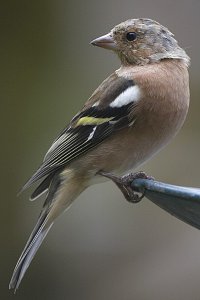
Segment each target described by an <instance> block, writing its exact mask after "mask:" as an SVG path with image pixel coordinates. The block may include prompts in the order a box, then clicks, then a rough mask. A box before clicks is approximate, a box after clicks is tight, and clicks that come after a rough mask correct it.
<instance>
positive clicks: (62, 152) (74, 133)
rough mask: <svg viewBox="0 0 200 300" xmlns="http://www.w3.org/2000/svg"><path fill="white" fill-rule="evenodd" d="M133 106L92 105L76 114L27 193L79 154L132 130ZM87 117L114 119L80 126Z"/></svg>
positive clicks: (27, 185) (50, 151) (32, 180)
mask: <svg viewBox="0 0 200 300" xmlns="http://www.w3.org/2000/svg"><path fill="white" fill-rule="evenodd" d="M132 85H133V83H132ZM129 86H130V80H127V84H126V88H127V87H129ZM133 105H135V104H134V103H133V102H131V103H129V104H127V105H124V106H121V107H111V106H109V105H108V106H106V107H105V108H103V107H102V108H100V107H99V106H92V107H89V108H88V109H84V110H83V111H82V112H80V113H79V114H78V115H76V116H75V117H74V119H73V120H72V121H71V123H70V124H69V126H68V127H67V128H66V129H65V130H63V131H62V133H61V134H60V135H59V137H58V138H57V140H55V141H54V143H53V144H52V146H51V148H50V149H49V151H48V152H47V154H46V156H45V158H44V161H43V163H42V165H41V166H40V168H39V169H38V170H37V171H36V173H35V174H34V175H33V176H32V177H31V178H30V180H29V181H28V182H27V183H26V184H25V185H24V187H23V190H24V189H26V188H28V187H29V186H30V185H31V184H32V183H34V182H35V181H37V180H39V179H41V178H42V177H44V176H49V175H50V174H52V172H55V171H56V170H58V169H59V168H63V167H64V166H65V165H66V164H67V163H69V162H71V161H72V160H73V159H75V158H77V157H78V156H79V155H81V154H83V153H85V152H87V151H89V150H90V149H92V148H94V147H96V146H97V145H98V144H100V143H101V142H102V141H103V140H105V139H106V138H108V137H109V136H110V135H111V134H112V133H114V132H115V131H117V130H119V129H121V128H123V127H125V126H126V127H128V126H129V125H130V123H131V122H133V121H134V116H132V117H131V119H130V114H129V113H130V109H131V108H132V107H133ZM83 117H93V118H112V119H111V120H108V121H105V122H104V123H102V124H98V125H77V124H78V123H77V122H78V120H80V119H81V118H83ZM94 128H95V132H94V134H93V136H92V138H91V139H90V138H89V137H90V135H91V134H92V132H93V130H94Z"/></svg>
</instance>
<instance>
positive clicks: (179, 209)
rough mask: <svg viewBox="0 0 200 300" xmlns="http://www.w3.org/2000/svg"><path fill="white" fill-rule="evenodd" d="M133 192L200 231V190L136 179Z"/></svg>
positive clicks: (132, 185)
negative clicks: (140, 194)
mask: <svg viewBox="0 0 200 300" xmlns="http://www.w3.org/2000/svg"><path fill="white" fill-rule="evenodd" d="M131 187H132V189H133V192H139V193H142V195H143V196H145V197H146V198H147V199H149V200H150V201H152V202H153V203H155V204H156V205H158V206H160V207H161V208H163V209H164V210H165V211H167V212H169V213H170V214H171V215H173V216H175V217H177V218H178V219H180V220H182V221H183V222H185V223H188V224H190V225H192V226H194V227H196V228H198V229H200V189H198V188H191V187H183V186H176V185H171V184H166V183H163V182H159V181H154V180H149V179H141V178H139V179H134V180H133V181H132V183H131Z"/></svg>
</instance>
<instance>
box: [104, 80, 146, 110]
mask: <svg viewBox="0 0 200 300" xmlns="http://www.w3.org/2000/svg"><path fill="white" fill-rule="evenodd" d="M140 97H141V90H140V88H139V86H138V85H134V86H130V87H129V88H127V89H126V90H125V91H124V92H122V93H121V94H120V95H119V96H117V98H115V100H114V101H112V102H111V103H110V107H122V106H124V105H127V104H129V103H131V102H138V101H139V100H140Z"/></svg>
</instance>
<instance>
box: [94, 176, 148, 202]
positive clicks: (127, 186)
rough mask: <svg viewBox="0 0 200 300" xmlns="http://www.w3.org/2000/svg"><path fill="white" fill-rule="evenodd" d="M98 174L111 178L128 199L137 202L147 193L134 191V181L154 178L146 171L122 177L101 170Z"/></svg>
mask: <svg viewBox="0 0 200 300" xmlns="http://www.w3.org/2000/svg"><path fill="white" fill-rule="evenodd" d="M98 174H99V175H101V176H104V177H107V178H109V179H111V180H112V181H113V182H114V183H115V184H116V185H117V187H118V188H119V189H120V191H121V192H122V194H123V195H124V197H125V198H126V200H127V201H128V202H131V203H137V202H139V201H141V200H142V198H143V197H144V195H145V192H144V193H142V194H141V195H139V194H137V193H135V192H134V191H133V189H132V186H131V183H132V181H133V180H134V179H138V178H142V179H149V180H154V178H153V177H151V176H148V175H146V173H144V172H142V171H140V172H137V173H130V174H128V175H124V176H122V177H120V176H116V175H114V174H112V173H107V172H104V171H99V172H98Z"/></svg>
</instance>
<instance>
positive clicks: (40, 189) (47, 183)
mask: <svg viewBox="0 0 200 300" xmlns="http://www.w3.org/2000/svg"><path fill="white" fill-rule="evenodd" d="M53 176H54V174H50V175H49V176H48V177H46V178H45V179H44V180H43V181H42V182H41V183H40V185H39V186H38V187H37V188H36V189H35V191H34V192H33V193H32V195H31V197H30V200H31V201H34V200H36V199H37V198H38V197H40V196H41V195H42V194H43V193H44V192H45V191H47V190H48V189H49V186H50V183H51V181H52V178H53Z"/></svg>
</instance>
